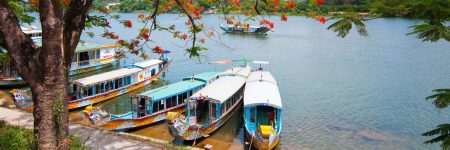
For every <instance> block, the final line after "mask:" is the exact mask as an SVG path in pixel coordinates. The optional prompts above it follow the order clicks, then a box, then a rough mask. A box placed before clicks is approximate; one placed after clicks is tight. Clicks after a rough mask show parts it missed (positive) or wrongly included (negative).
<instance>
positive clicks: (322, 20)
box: [314, 15, 327, 24]
mask: <svg viewBox="0 0 450 150" xmlns="http://www.w3.org/2000/svg"><path fill="white" fill-rule="evenodd" d="M314 19H315V20H316V21H319V22H322V24H325V22H327V19H326V18H325V17H324V16H322V15H320V16H315V17H314Z"/></svg>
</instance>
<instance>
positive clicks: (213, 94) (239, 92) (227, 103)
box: [186, 67, 250, 125]
mask: <svg viewBox="0 0 450 150" xmlns="http://www.w3.org/2000/svg"><path fill="white" fill-rule="evenodd" d="M249 73H250V67H235V68H232V69H229V70H227V71H225V72H223V73H222V74H221V76H220V77H219V79H217V80H216V81H214V82H213V83H211V84H210V85H208V86H206V87H205V88H203V89H201V90H200V91H198V92H196V93H194V94H193V95H192V96H191V97H190V98H189V99H188V103H187V105H186V110H187V114H186V116H187V122H188V123H189V125H196V124H200V125H208V124H209V123H212V122H215V121H217V120H219V119H221V118H222V117H224V116H225V115H227V114H228V113H229V112H231V111H232V110H233V109H234V108H235V106H236V105H237V104H238V103H239V102H240V99H242V96H243V94H244V84H245V79H246V76H248V74H249ZM205 112H207V113H205Z"/></svg>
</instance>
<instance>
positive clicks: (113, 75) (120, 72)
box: [73, 68, 142, 86]
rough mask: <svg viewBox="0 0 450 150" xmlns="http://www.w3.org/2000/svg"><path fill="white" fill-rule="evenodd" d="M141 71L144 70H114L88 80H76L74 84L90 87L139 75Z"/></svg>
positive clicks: (87, 78)
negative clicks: (134, 74)
mask: <svg viewBox="0 0 450 150" xmlns="http://www.w3.org/2000/svg"><path fill="white" fill-rule="evenodd" d="M139 71H142V69H141V68H122V69H118V70H113V71H110V72H105V73H101V74H97V75H93V76H89V77H86V78H81V79H77V80H75V81H73V82H74V83H77V84H79V85H81V86H89V85H92V84H96V83H100V82H103V81H107V80H112V79H116V78H121V77H124V76H128V75H131V74H133V73H137V72H139Z"/></svg>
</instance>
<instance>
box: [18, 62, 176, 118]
mask: <svg viewBox="0 0 450 150" xmlns="http://www.w3.org/2000/svg"><path fill="white" fill-rule="evenodd" d="M170 61H171V60H170V59H167V58H160V59H151V60H148V61H144V62H140V63H136V64H133V65H130V66H127V67H124V68H122V69H118V70H114V71H110V72H105V73H101V74H97V75H93V76H89V77H86V78H81V79H77V80H74V81H73V83H71V84H70V90H69V94H68V95H69V104H68V109H69V110H71V109H76V108H81V107H85V106H88V105H92V104H95V103H99V102H102V101H105V100H108V99H111V98H114V97H117V96H120V95H122V94H125V93H128V92H131V91H133V90H135V89H138V88H140V87H143V86H145V85H147V84H149V83H150V82H151V81H152V80H154V79H157V78H158V77H159V75H160V74H162V72H163V71H164V70H165V69H166V68H167V67H168V66H169V64H170ZM28 93H29V92H28V91H23V90H13V91H11V94H12V95H13V100H14V103H15V104H16V106H17V107H18V108H21V109H23V110H31V111H32V109H31V108H28V107H32V106H33V105H32V104H29V103H33V102H32V100H31V98H30V97H31V96H30V95H28ZM24 106H27V107H24Z"/></svg>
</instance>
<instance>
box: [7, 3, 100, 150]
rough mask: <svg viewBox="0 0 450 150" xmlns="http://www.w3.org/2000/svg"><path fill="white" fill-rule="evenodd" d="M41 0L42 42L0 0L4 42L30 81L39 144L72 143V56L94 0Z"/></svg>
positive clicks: (44, 146)
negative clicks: (69, 96) (69, 94)
mask: <svg viewBox="0 0 450 150" xmlns="http://www.w3.org/2000/svg"><path fill="white" fill-rule="evenodd" d="M61 2H62V1H61V0H40V1H39V12H40V13H39V15H40V17H39V18H40V21H41V25H42V39H43V40H42V47H38V46H36V45H35V44H34V43H33V41H32V39H31V38H30V37H28V36H27V35H26V34H24V33H23V32H22V30H21V28H20V24H19V20H18V18H17V16H16V15H15V14H14V12H13V11H12V10H11V9H10V8H9V5H8V1H7V0H0V22H1V23H0V46H1V47H4V48H5V49H6V50H7V51H8V53H9V54H10V55H11V57H12V60H13V62H12V63H13V64H14V67H15V68H16V70H17V71H18V73H19V75H20V76H21V77H22V78H23V79H24V81H25V82H27V83H28V84H29V85H30V86H31V92H32V95H33V102H34V113H33V116H34V132H35V134H36V136H37V137H38V147H39V149H43V150H47V149H51V150H53V149H63V150H65V149H68V143H69V142H68V109H67V103H68V99H67V91H68V81H69V80H68V75H69V70H70V61H71V58H72V56H73V54H74V52H75V49H76V46H77V44H78V41H79V39H80V35H81V32H82V30H83V29H84V26H85V21H86V17H87V14H88V11H89V9H90V8H91V5H92V0H84V1H79V0H72V1H71V2H70V5H69V7H68V8H67V12H66V13H65V14H64V13H63V8H62V4H61Z"/></svg>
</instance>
